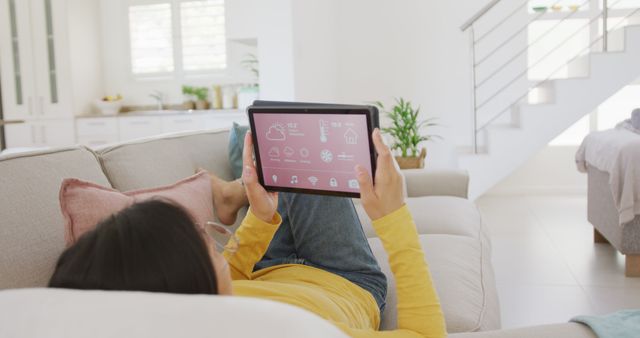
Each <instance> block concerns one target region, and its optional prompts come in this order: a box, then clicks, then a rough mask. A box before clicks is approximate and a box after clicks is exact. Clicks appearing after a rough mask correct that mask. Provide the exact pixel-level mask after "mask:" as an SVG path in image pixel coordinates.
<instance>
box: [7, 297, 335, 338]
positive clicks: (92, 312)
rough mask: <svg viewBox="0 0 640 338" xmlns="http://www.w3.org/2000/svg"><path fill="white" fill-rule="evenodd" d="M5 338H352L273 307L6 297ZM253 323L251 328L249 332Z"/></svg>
mask: <svg viewBox="0 0 640 338" xmlns="http://www.w3.org/2000/svg"><path fill="white" fill-rule="evenodd" d="M0 308H2V309H3V310H4V309H11V310H10V311H4V312H3V314H2V316H0V336H2V337H48V338H84V337H93V338H102V337H105V338H107V337H153V338H164V337H167V338H169V337H190V338H200V337H202V338H204V337H265V338H281V337H283V338H287V337H291V338H298V337H310V338H346V335H345V334H344V333H342V331H340V330H339V329H338V328H337V327H335V326H334V325H332V324H331V323H329V322H328V321H326V320H324V319H322V318H320V317H319V316H317V315H315V314H313V313H311V312H308V311H306V310H303V309H300V308H298V307H294V306H292V305H288V304H284V303H277V302H274V301H269V300H264V299H257V298H245V297H225V296H210V295H173V294H165V293H148V292H116V291H80V290H62V289H26V290H7V291H2V292H0ZM247 323H250V325H247Z"/></svg>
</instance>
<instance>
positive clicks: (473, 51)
mask: <svg viewBox="0 0 640 338" xmlns="http://www.w3.org/2000/svg"><path fill="white" fill-rule="evenodd" d="M620 1H622V0H617V1H615V2H614V4H613V5H612V6H615V4H617V3H619V2H620ZM499 2H500V0H493V1H491V2H489V3H488V4H487V5H486V6H484V7H483V8H482V9H481V10H480V11H479V12H478V13H476V14H475V15H474V16H473V17H472V18H470V19H469V20H467V22H465V23H464V24H463V25H462V26H461V30H462V31H467V30H468V31H469V36H470V45H471V49H470V52H471V68H472V69H471V74H472V97H471V103H472V114H473V115H472V127H473V139H472V141H473V144H472V145H473V149H474V152H475V153H477V152H478V145H477V142H478V132H479V131H481V130H484V129H486V128H487V127H488V126H489V125H490V124H491V123H493V122H494V121H496V120H497V119H498V118H500V117H501V116H502V115H503V114H504V113H506V112H507V111H509V109H511V107H512V106H513V105H515V104H517V103H518V102H520V101H521V100H522V99H524V98H526V97H527V96H528V95H529V93H530V92H531V91H532V90H533V89H534V88H537V87H538V86H540V85H541V84H543V83H545V82H547V81H549V80H550V79H551V78H552V77H553V76H554V75H555V74H556V73H557V72H558V71H559V70H560V69H562V68H563V67H565V65H566V64H563V65H562V66H561V67H559V68H558V69H556V70H554V71H553V72H552V73H551V75H550V76H549V77H548V78H546V79H545V80H543V81H540V82H538V83H536V85H534V86H530V87H529V88H528V89H527V90H526V92H525V93H524V94H523V95H522V96H520V97H518V99H517V100H515V101H513V102H512V103H510V104H509V105H508V106H507V107H506V108H505V109H504V110H502V111H500V113H498V114H497V115H495V116H494V117H492V118H491V119H489V121H488V122H486V123H484V124H482V125H481V126H480V128H478V111H479V110H480V109H481V108H482V107H484V106H485V105H487V104H488V103H489V102H491V101H492V100H493V99H495V98H496V97H497V96H498V95H500V94H501V93H503V92H504V91H505V90H506V89H508V88H509V87H511V86H512V85H513V84H515V83H516V81H518V79H520V78H521V77H522V76H524V75H526V74H527V73H528V72H529V71H530V70H531V69H532V68H534V67H536V66H538V65H539V64H540V63H541V62H542V61H543V60H545V59H546V58H547V57H549V56H550V55H551V54H552V53H554V52H556V51H557V50H558V48H560V47H561V46H562V45H563V44H564V43H565V42H567V41H569V40H571V39H573V38H574V37H575V36H576V35H577V34H578V33H579V32H581V31H583V30H584V29H585V28H586V27H588V26H590V25H592V24H593V23H594V21H596V20H599V19H602V20H603V21H604V29H603V35H602V36H600V37H598V38H597V39H596V40H594V42H592V43H591V44H590V45H589V46H588V47H587V48H586V50H589V49H590V48H591V47H592V46H593V45H594V44H595V43H597V42H598V41H600V40H602V41H603V51H607V42H608V32H609V30H608V29H607V24H606V21H607V19H608V9H609V4H608V2H609V1H608V0H603V10H602V12H601V13H600V14H599V15H597V16H595V17H594V18H593V19H591V20H589V22H588V23H587V24H586V25H585V26H582V27H580V28H579V29H578V30H577V31H576V32H574V33H573V34H571V35H570V36H569V37H568V38H567V39H564V40H563V41H562V42H561V43H560V44H558V45H556V46H554V47H553V48H552V49H551V50H550V51H549V52H548V53H546V54H545V55H544V56H543V57H541V58H540V59H538V60H537V61H536V62H535V63H534V64H533V65H530V66H529V67H527V69H526V70H525V71H524V72H521V73H519V74H518V75H517V76H516V77H515V78H513V79H512V80H510V81H509V82H508V83H507V84H506V85H505V86H502V87H501V88H500V89H499V90H498V91H497V92H495V93H494V94H492V95H491V96H490V97H489V98H488V99H487V100H485V101H483V102H482V103H481V104H479V105H478V100H477V91H478V88H479V87H481V86H482V85H484V84H485V83H486V82H487V81H489V80H491V79H492V78H493V77H495V76H496V74H498V73H499V72H501V71H502V70H503V69H504V67H505V66H506V65H509V64H511V63H512V62H513V61H514V60H517V58H518V57H519V56H521V55H522V54H523V53H525V52H526V51H527V50H528V49H529V48H531V46H532V45H534V44H536V43H538V42H539V41H540V40H542V38H543V37H544V36H546V35H548V34H549V33H550V32H551V31H554V30H555V29H556V28H557V27H558V26H559V25H560V24H562V23H563V22H564V21H566V20H568V19H569V18H571V17H572V16H573V15H575V14H576V13H577V12H578V11H577V10H575V11H572V12H570V13H569V14H568V15H566V16H564V17H563V18H562V19H561V20H560V22H558V23H556V24H555V25H554V26H553V27H552V28H551V29H549V30H547V31H545V32H544V33H543V34H542V35H541V36H539V37H538V38H537V39H536V40H535V41H534V42H532V43H529V44H527V46H526V47H525V48H524V49H523V50H521V51H519V52H518V53H517V55H516V56H513V57H512V58H510V59H509V61H508V62H507V63H506V64H503V65H502V66H501V67H500V68H498V69H496V70H495V71H494V72H492V73H491V74H490V75H489V76H488V77H487V78H485V79H483V80H482V82H481V83H480V84H477V78H476V72H477V68H478V67H479V66H480V65H482V64H483V63H484V62H485V61H486V60H488V59H489V58H490V57H492V56H493V55H495V54H496V52H497V51H498V50H500V49H502V48H503V47H504V46H506V45H507V44H508V43H509V42H510V41H512V40H513V39H515V37H516V36H517V35H518V34H520V33H521V32H522V31H524V30H526V29H527V28H528V27H529V25H530V23H531V22H533V21H535V20H537V19H539V18H540V17H541V16H542V15H544V14H546V13H544V12H543V13H540V14H538V15H536V16H535V17H534V18H533V19H530V20H529V21H528V22H527V23H526V24H525V25H524V27H521V28H520V29H519V30H517V31H516V33H515V34H512V35H511V36H510V37H509V38H508V39H507V40H506V41H503V42H502V43H501V44H500V45H499V46H498V47H497V48H494V49H493V50H492V51H491V52H490V53H489V54H488V55H485V56H484V57H483V58H482V60H480V61H479V62H476V46H477V44H478V43H479V42H480V41H481V40H483V39H484V38H485V37H487V36H488V35H490V34H492V33H493V32H494V31H495V30H497V29H498V28H499V27H501V26H502V25H503V24H504V23H505V22H506V21H508V20H509V19H510V18H512V17H513V16H514V15H516V14H517V13H518V12H519V11H520V10H521V9H522V7H524V6H526V5H527V4H528V3H529V1H525V2H524V3H523V4H520V5H519V6H518V7H517V8H516V9H515V10H513V11H511V13H510V14H509V15H507V17H505V18H504V19H502V20H501V21H500V22H498V23H497V24H495V25H493V26H492V27H491V28H490V29H489V30H488V32H486V33H484V34H483V35H482V36H481V37H480V38H479V39H477V40H476V38H475V27H474V26H475V25H474V24H475V23H476V22H477V21H478V20H479V19H480V18H482V17H483V16H484V15H485V14H487V13H488V12H489V11H490V10H492V9H493V8H494V7H495V6H496V5H497V4H498V3H499ZM560 2H561V1H560V0H558V1H556V3H555V4H554V5H557V4H559V3H560ZM588 2H589V0H586V1H585V2H583V3H582V4H580V5H579V6H578V8H582V7H583V6H584V5H585V4H586V3H588ZM552 7H553V6H552ZM637 11H640V8H638V9H637V10H636V11H633V13H632V14H630V15H627V16H626V17H625V19H626V18H628V17H629V16H631V15H634V14H635V13H636V12H637ZM618 26H619V25H616V27H618ZM582 55H583V51H580V52H579V53H578V54H577V55H576V56H575V57H573V58H572V59H571V60H570V61H569V62H573V61H574V60H575V59H577V58H578V57H580V56H582Z"/></svg>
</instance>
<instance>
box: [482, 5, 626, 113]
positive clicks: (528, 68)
mask: <svg viewBox="0 0 640 338" xmlns="http://www.w3.org/2000/svg"><path fill="white" fill-rule="evenodd" d="M618 1H621V0H618ZM599 19H600V16H596V17H594V18H593V19H591V20H589V22H587V24H586V25H583V26H582V27H580V28H578V29H577V30H576V31H575V32H573V33H572V34H571V35H569V37H567V38H566V39H564V40H562V41H561V42H560V43H559V44H557V45H556V46H554V47H553V48H551V50H549V51H548V52H547V53H546V54H544V55H543V56H542V57H541V58H539V59H538V61H536V62H534V63H533V64H532V65H530V66H529V67H527V69H525V70H524V71H522V72H520V73H518V75H516V76H515V77H514V78H513V79H511V81H509V82H508V83H507V84H506V85H504V86H502V87H500V89H498V90H497V91H496V92H495V94H493V95H492V96H490V97H489V98H488V99H486V100H485V101H484V102H482V103H481V104H480V105H478V107H477V109H480V108H482V107H484V106H485V105H486V104H487V103H489V102H491V100H493V99H495V98H496V97H497V96H498V95H500V93H501V92H502V91H504V90H505V89H507V88H509V87H511V85H512V84H514V83H516V81H518V79H520V78H521V77H522V76H524V75H527V73H528V72H529V71H530V70H531V69H533V68H535V67H536V66H538V65H539V64H540V63H541V62H542V61H544V60H545V59H546V58H547V57H548V56H549V55H551V54H553V53H554V52H555V51H557V50H558V48H560V47H561V46H562V45H564V44H565V43H566V42H568V41H569V40H571V39H573V38H574V37H575V36H576V35H578V33H580V32H582V30H583V29H585V28H587V27H589V26H590V25H591V24H592V23H594V22H595V21H596V20H599Z"/></svg>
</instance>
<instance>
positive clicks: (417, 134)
mask: <svg viewBox="0 0 640 338" xmlns="http://www.w3.org/2000/svg"><path fill="white" fill-rule="evenodd" d="M376 105H377V106H378V107H380V109H381V111H382V112H383V113H385V114H386V115H387V116H388V117H389V119H390V120H391V121H390V122H391V126H390V127H388V128H382V132H383V133H386V134H389V135H391V136H392V137H393V144H392V145H391V149H392V150H394V151H396V152H397V153H398V156H396V161H397V162H398V165H400V168H401V169H418V168H424V159H425V157H426V156H427V149H426V148H424V147H420V144H421V143H422V142H426V141H431V140H433V139H436V138H441V137H440V136H438V135H430V134H424V133H422V131H423V129H426V128H429V127H434V126H437V125H438V124H437V123H435V122H433V121H434V120H436V118H427V119H425V120H423V121H419V119H418V117H419V114H420V108H419V107H418V108H414V107H413V105H412V104H411V102H409V101H406V100H404V99H403V98H397V99H396V104H395V105H394V106H393V107H392V108H391V110H389V111H386V109H385V107H384V105H383V104H382V102H379V101H378V102H376Z"/></svg>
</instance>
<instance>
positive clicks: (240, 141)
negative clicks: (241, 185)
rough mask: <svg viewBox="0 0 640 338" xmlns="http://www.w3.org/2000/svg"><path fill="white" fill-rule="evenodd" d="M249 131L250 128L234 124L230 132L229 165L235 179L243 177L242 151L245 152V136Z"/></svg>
mask: <svg viewBox="0 0 640 338" xmlns="http://www.w3.org/2000/svg"><path fill="white" fill-rule="evenodd" d="M247 131H249V126H241V125H239V124H237V123H235V122H233V126H232V127H231V130H230V131H229V164H230V165H231V171H232V172H233V178H240V177H241V176H242V151H243V150H244V136H245V135H246V134H247Z"/></svg>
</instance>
